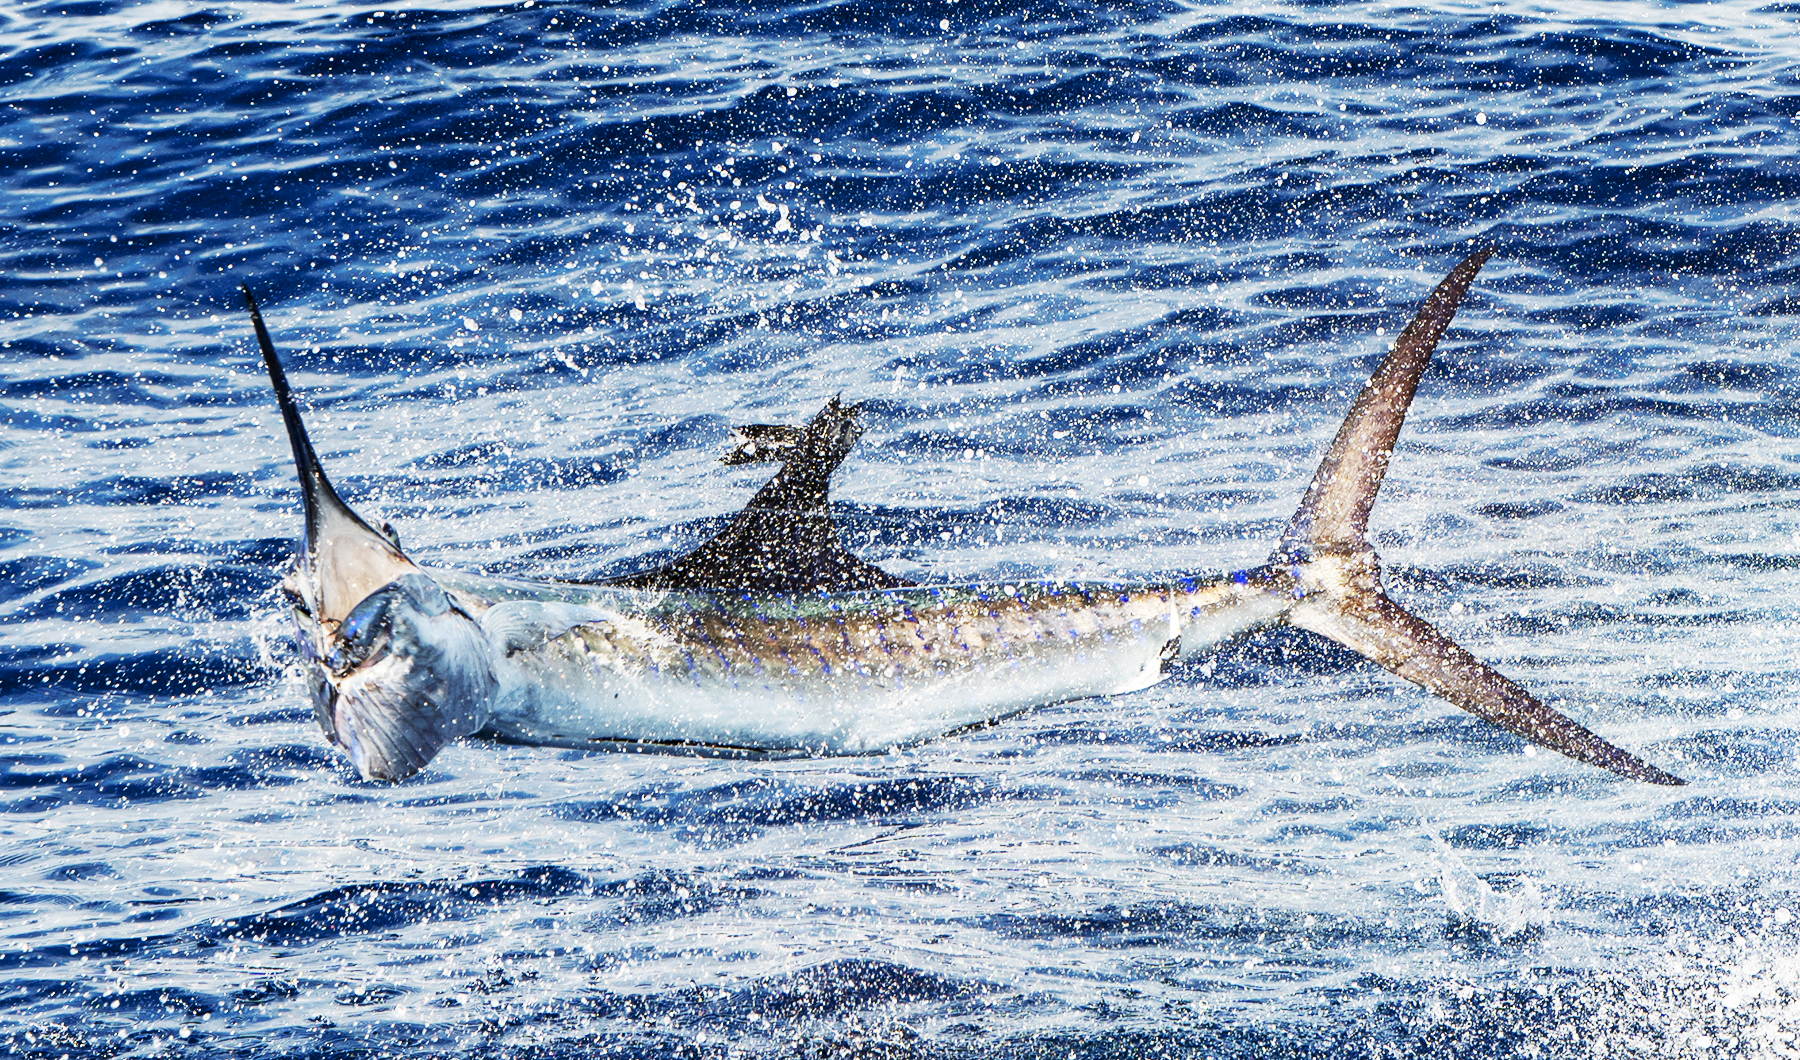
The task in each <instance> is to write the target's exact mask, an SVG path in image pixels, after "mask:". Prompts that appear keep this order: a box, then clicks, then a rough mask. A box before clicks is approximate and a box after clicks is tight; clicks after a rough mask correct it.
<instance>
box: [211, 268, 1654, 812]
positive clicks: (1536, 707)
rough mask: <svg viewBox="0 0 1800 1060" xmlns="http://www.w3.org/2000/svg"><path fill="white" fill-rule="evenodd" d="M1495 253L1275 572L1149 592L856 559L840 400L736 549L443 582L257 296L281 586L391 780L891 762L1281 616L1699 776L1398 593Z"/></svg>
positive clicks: (1428, 341) (792, 443) (1390, 389)
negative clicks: (1417, 408) (278, 454)
mask: <svg viewBox="0 0 1800 1060" xmlns="http://www.w3.org/2000/svg"><path fill="white" fill-rule="evenodd" d="M1487 257H1488V252H1487V251H1481V252H1478V253H1476V254H1473V255H1471V256H1470V257H1469V258H1468V259H1466V260H1465V261H1463V262H1462V263H1461V264H1460V265H1458V266H1457V268H1456V269H1455V270H1454V271H1452V272H1451V274H1450V275H1449V276H1448V277H1446V278H1445V280H1444V281H1443V282H1442V283H1440V284H1439V285H1438V287H1437V289H1436V290H1434V291H1433V292H1432V294H1431V296H1430V297H1429V298H1428V299H1427V300H1426V302H1425V305H1424V306H1423V307H1422V308H1421V309H1420V310H1419V313H1418V315H1417V316H1416V317H1415V318H1414V320H1413V322H1412V323H1411V324H1410V325H1409V326H1408V327H1407V328H1406V329H1405V330H1404V331H1403V332H1402V333H1401V335H1400V337H1399V338H1398V339H1397V340H1396V341H1395V343H1394V346H1393V348H1392V349H1391V350H1390V351H1389V353H1388V355H1387V356H1386V357H1385V358H1384V359H1383V361H1382V363H1381V365H1380V366H1379V367H1378V368H1377V369H1376V371H1375V374H1374V375H1373V376H1372V377H1371V379H1370V380H1369V382H1368V384H1367V385H1365V386H1364V387H1363V388H1362V390H1361V391H1360V392H1359V393H1358V395H1357V397H1356V399H1355V401H1354V403H1353V404H1352V406H1351V410H1350V412H1349V414H1348V416H1346V418H1345V420H1344V422H1343V424H1342V425H1341V426H1340V428H1339V430H1338V434H1337V437H1336V438H1335V439H1334V441H1333V442H1332V445H1331V447H1330V448H1329V449H1328V450H1327V452H1326V454H1325V456H1324V458H1323V460H1322V461H1321V463H1320V466H1319V469H1318V471H1317V472H1316V473H1315V475H1314V477H1313V480H1312V483H1311V484H1310V485H1309V486H1308V488H1307V491H1306V493H1305V495H1304V496H1303V498H1302V500H1301V503H1300V506H1299V508H1298V510H1297V511H1296V512H1295V514H1294V517H1293V519H1292V520H1291V521H1290V523H1289V525H1288V527H1287V530H1286V532H1285V533H1284V534H1283V536H1282V538H1281V540H1280V541H1279V542H1278V543H1277V545H1276V548H1275V550H1274V552H1273V553H1272V554H1271V556H1270V557H1269V561H1268V563H1267V564H1265V565H1264V566H1262V567H1259V568H1257V569H1255V570H1251V571H1245V572H1240V573H1238V574H1235V575H1230V576H1223V577H1216V578H1198V577H1178V578H1173V579H1170V580H1168V581H1166V582H1162V583H1155V584H1147V585H1120V584H1110V583H1065V582H1035V583H1033V582H1025V583H1012V584H990V585H913V584H909V583H907V582H906V581H904V580H903V579H900V578H898V577H896V576H894V575H892V574H890V573H888V572H886V571H883V570H881V569H880V568H878V567H875V566H873V565H871V564H869V563H866V562H864V561H863V560H861V559H859V558H857V557H855V556H853V555H851V554H850V553H849V552H848V551H847V550H846V549H844V547H843V545H842V543H841V540H840V536H839V534H838V532H837V528H836V526H835V525H834V524H833V523H832V521H831V518H830V513H829V504H828V498H827V489H828V484H829V481H830V478H831V475H832V473H833V472H834V471H835V469H836V468H837V466H838V464H839V462H841V461H842V460H843V458H844V456H845V454H846V453H848V452H849V450H850V448H851V446H852V445H853V444H854V443H855V441H856V439H857V437H858V436H859V435H860V433H861V427H860V425H859V424H858V421H857V416H856V413H857V408H856V406H845V405H843V404H842V403H841V402H840V401H839V400H838V399H836V398H834V399H832V401H831V402H830V403H828V404H827V405H826V407H825V409H824V410H823V411H821V412H820V413H819V414H818V415H817V416H815V417H814V418H813V420H812V421H810V422H809V423H808V424H806V425H805V426H804V427H782V426H769V425H760V426H755V427H751V428H746V429H744V431H743V432H742V433H741V435H740V437H741V439H742V444H741V446H740V448H739V449H738V450H737V451H736V452H734V453H733V454H732V455H731V456H730V457H728V458H727V462H728V463H743V462H766V461H773V462H778V463H780V464H781V465H782V468H781V470H780V471H779V472H778V473H777V474H776V475H775V476H774V477H773V478H772V479H771V480H770V481H769V482H768V483H767V484H766V485H765V486H764V487H763V488H762V489H761V490H760V491H758V493H757V494H756V496H755V497H753V498H752V499H751V501H750V503H749V504H748V505H746V507H745V508H744V509H743V511H741V512H740V513H739V514H738V515H737V517H736V518H735V519H734V520H733V521H732V522H731V523H730V525H728V526H727V528H726V529H725V530H723V531H721V532H720V533H719V534H718V535H717V536H715V537H714V538H712V539H711V540H709V541H707V542H705V543H703V544H702V545H700V546H699V547H698V548H696V549H694V550H693V551H691V552H689V553H687V554H686V555H684V556H681V557H679V558H677V559H676V560H674V561H672V562H670V563H668V564H666V565H664V566H662V567H659V568H656V569H654V570H650V571H646V572H643V573H641V574H637V575H632V576H630V577H627V578H621V579H617V580H615V581H612V582H610V583H605V584H583V583H570V582H556V581H537V580H530V579H514V578H496V577H491V576H486V575H480V574H473V573H465V572H457V571H446V570H434V569H428V568H424V567H421V566H419V565H418V564H416V563H414V562H413V561H412V560H411V559H410V558H408V557H407V556H406V555H405V553H404V552H403V551H402V550H401V549H400V546H399V544H398V542H397V540H396V539H395V538H394V536H393V535H392V534H391V533H384V532H382V531H378V530H376V529H374V528H372V527H371V526H370V525H369V524H368V523H367V522H365V521H364V520H363V519H362V518H361V517H360V516H358V515H357V514H356V513H355V512H354V511H352V510H351V509H350V507H349V506H348V505H346V504H345V503H344V502H343V500H342V499H341V498H339V496H338V495H337V493H336V491H335V490H333V488H332V487H331V484H330V482H329V480H328V479H327V478H326V476H325V472H324V470H323V469H322V468H321V467H320V466H319V463H318V459H317V457H316V455H315V454H314V452H313V449H312V445H311V443H310V442H309V441H308V440H307V436H306V430H305V425H304V424H303V423H302V421H301V418H300V414H299V411H298V407H297V405H296V404H295V402H294V399H293V395H292V393H291V391H290V389H289V388H288V386H287V381H286V378H285V376H284V375H283V373H282V370H281V366H280V362H279V358H278V357H277V355H276V353H275V349H274V344H273V342H272V340H271V339H270V337H269V333H268V330H267V328H266V327H265V326H264V324H263V320H262V315H261V312H260V311H259V310H258V308H257V306H256V303H255V300H254V299H252V298H250V297H249V292H248V291H245V297H246V300H247V302H248V303H249V306H250V311H251V318H252V321H253V323H254V326H255V329H256V334H257V339H258V342H259V344H260V345H261V348H262V353H263V358H264V361H265V363H266V365H267V367H268V369H269V375H270V379H271V381H272V382H273V384H274V386H275V391H276V397H277V400H278V402H279V403H280V406H281V410H282V416H283V419H284V421H285V422H286V425H287V429H288V435H289V439H290V442H291V444H292V448H293V452H294V459H295V462H296V464H297V465H298V468H299V473H300V482H301V487H302V493H303V496H304V501H305V511H306V520H305V532H304V536H303V538H302V540H301V546H300V549H299V551H298V554H297V556H296V559H295V565H294V569H293V571H292V573H291V574H290V575H289V577H288V578H287V579H286V581H285V582H284V586H285V587H286V590H287V592H288V596H289V599H290V601H291V602H292V604H293V609H294V616H295V620H296V629H297V636H298V641H299V644H300V647H301V651H302V656H303V658H304V660H305V665H306V666H307V668H308V670H309V673H310V674H311V676H312V681H311V684H312V688H313V694H314V707H315V710H316V712H317V715H318V718H319V722H320V725H321V727H322V728H323V729H324V730H325V733H326V736H327V738H328V739H330V740H331V742H332V743H334V744H335V745H337V746H338V747H340V748H342V749H343V750H344V751H345V752H346V753H348V754H349V755H350V758H351V760H352V761H353V762H354V763H355V764H356V767H357V769H358V770H359V771H360V772H361V773H362V774H363V775H364V776H366V777H370V778H375V779H384V780H400V779H404V778H406V777H408V776H411V775H413V774H415V773H417V772H418V771H420V770H422V769H424V768H425V767H426V765H427V764H428V763H429V762H430V761H431V759H432V757H433V756H434V755H435V754H437V752H438V751H439V750H440V749H441V748H442V747H443V746H445V745H446V744H447V743H449V742H450V741H451V740H453V739H456V738H457V737H460V736H467V735H472V734H476V733H480V732H486V733H488V734H490V735H493V736H497V737H501V738H504V739H510V740H516V741H521V742H526V743H533V744H545V745H559V746H574V747H601V746H626V747H639V748H650V749H654V748H669V749H674V748H682V749H690V750H699V751H710V752H714V753H743V754H768V755H784V754H857V753H868V752H875V751H883V750H887V749H889V748H892V747H895V746H898V745H904V744H910V743H914V742H917V741H920V740H925V739H930V738H933V737H937V736H942V735H944V734H946V733H950V732H954V731H955V730H957V729H960V728H964V727H966V726H970V725H974V724H979V723H982V722H987V721H992V720H995V719H998V718H1002V717H1005V716H1006V715H1009V714H1013V713H1017V712H1019V711H1021V710H1027V709H1030V708H1031V707H1035V706H1041V705H1044V704H1048V703H1055V702H1060V701H1065V700H1070V699H1077V698H1083V697H1087V696H1100V695H1114V694H1122V693H1128V692H1134V691H1137V690H1140V689H1143V688H1146V687H1149V686H1150V685H1153V684H1155V683H1157V682H1158V681H1160V680H1162V679H1163V678H1164V677H1165V676H1166V675H1167V673H1168V670H1169V667H1170V666H1171V665H1172V664H1173V662H1174V661H1175V659H1176V658H1177V657H1178V656H1179V655H1180V654H1183V653H1195V652H1200V651H1204V650H1207V649H1209V648H1211V647H1213V646H1216V645H1218V644H1220V643H1222V642H1224V641H1226V640H1229V639H1230V638H1232V637H1235V636H1237V635H1239V634H1242V633H1244V632H1246V631H1248V630H1251V629H1255V628H1258V627H1261V626H1266V625H1271V624H1275V623H1279V622H1286V623H1289V624H1291V625H1294V626H1298V627H1300V628H1303V629H1307V630H1311V631H1312V632H1314V633H1317V634H1320V635H1322V636H1325V637H1327V638H1329V639H1332V640H1335V641H1337V642H1338V643H1340V644H1343V645H1346V646H1348V647H1350V648H1352V649H1354V650H1356V651H1358V652H1360V653H1362V654H1363V655H1365V656H1366V657H1368V658H1370V659H1372V660H1374V661H1375V662H1377V663H1379V664H1380V665H1382V666H1383V667H1385V668H1387V669H1388V670H1390V671H1392V672H1393V673H1395V674H1397V675H1399V676H1401V677H1403V678H1405V679H1407V680H1408V681H1411V682H1413V683H1415V684H1418V685H1420V686H1422V687H1424V688H1427V689H1429V690H1430V691H1432V692H1434V693H1436V694H1437V695H1439V696H1441V697H1443V698H1445V699H1447V700H1449V701H1450V702H1452V703H1454V704H1455V705H1457V706H1459V707H1461V708H1463V709H1465V710H1468V711H1470V712H1472V713H1474V714H1477V715H1478V716H1480V717H1483V718H1485V719H1487V720H1489V721H1491V722H1493V723H1494V724H1496V725H1499V726H1501V727H1502V728H1505V729H1507V730H1508V731H1510V732H1513V733H1515V734H1517V735H1519V736H1521V737H1524V738H1526V739H1529V740H1533V741H1536V742H1538V743H1540V744H1543V745H1545V746H1547V747H1551V748H1553V749H1555V750H1558V751H1561V752H1562V753H1564V754H1567V755H1569V756H1570V757H1573V758H1576V759H1578V760H1580V761H1584V762H1588V763H1591V764H1594V765H1598V766H1600V767H1602V768H1605V769H1609V770H1612V771H1613V772H1615V773H1619V774H1621V775H1623V776H1627V777H1631V778H1633V779H1637V780H1644V781H1649V782H1651V783H1658V784H1680V783H1682V781H1681V780H1680V779H1679V778H1678V777H1675V776H1672V775H1671V774H1669V773H1666V772H1664V771H1662V770H1660V769H1658V768H1656V767H1655V766H1652V765H1649V764H1648V763H1645V762H1643V761H1642V760H1640V759H1638V758H1637V757H1636V756H1634V755H1632V754H1630V753H1628V752H1626V751H1623V750H1620V749H1619V748H1617V747H1614V746H1613V745H1612V744H1610V743H1608V742H1607V741H1605V740H1604V739H1601V738H1600V737H1599V736H1597V735H1595V734H1594V733H1592V732H1590V731H1588V730H1587V729H1585V728H1583V727H1582V726H1581V725H1579V724H1577V723H1576V722H1574V721H1572V720H1571V719H1569V718H1567V717H1565V716H1563V715H1562V714H1559V713H1558V712H1556V711H1554V710H1552V709H1550V708H1549V707H1547V706H1545V705H1544V704H1542V703H1540V702H1539V701H1538V700H1537V699H1535V698H1534V697H1532V696H1531V695H1530V693H1528V692H1526V691H1525V690H1524V689H1522V688H1520V687H1519V686H1518V685H1516V684H1514V683H1513V682H1512V681H1510V680H1509V679H1507V678H1506V677H1505V676H1504V675H1501V674H1499V673H1497V672H1496V671H1494V670H1493V669H1491V668H1490V667H1488V666H1486V665H1485V664H1483V663H1482V662H1480V661H1479V660H1478V659H1476V658H1475V657H1474V656H1473V655H1471V654H1470V653H1469V652H1468V651H1466V650H1465V649H1463V648H1462V647H1460V646H1459V645H1457V644H1456V643H1455V642H1454V641H1452V640H1451V639H1450V638H1449V637H1447V636H1445V635H1444V634H1443V633H1441V632H1439V631H1438V630H1436V629H1434V628H1433V627H1432V626H1431V625H1429V624H1428V623H1426V622H1425V621H1423V620H1422V619H1420V618H1418V617H1417V616H1415V615H1413V614H1411V613H1409V612H1408V611H1406V610H1405V609H1404V608H1402V607H1401V606H1400V605H1399V604H1397V603H1396V602H1395V601H1393V600H1392V599H1391V598H1389V597H1388V596H1387V594H1386V593H1385V591H1384V590H1383V588H1382V584H1381V572H1380V562H1379V559H1378V558H1377V557H1376V555H1375V552H1374V549H1373V548H1372V547H1371V546H1370V545H1369V543H1368V537H1367V531H1368V516H1369V511H1370V508H1371V507H1372V505H1373V504H1374V500H1375V495H1376V491H1377V490H1378V489H1379V488H1380V485H1381V481H1382V478H1383V476H1384V475H1385V473H1386V469H1387V463H1388V459H1389V456H1390V454H1391V452H1392V448H1393V444H1394V440H1395V438H1396V437H1397V436H1398V434H1399V431H1400V426H1401V423H1402V421H1403V419H1404V417H1405V413H1406V410H1407V408H1408V406H1409V405H1410V404H1411V401H1412V398H1413V394H1414V392H1415V390H1416V388H1417V385H1418V380H1419V377H1420V375H1421V374H1422V373H1423V371H1424V368H1425V365H1426V364H1427V363H1428V361H1429V359H1430V356H1431V352H1432V350H1433V349H1434V348H1435V346H1436V344H1437V341H1438V339H1439V337H1440V336H1441V335H1442V334H1443V332H1444V330H1445V329H1446V328H1447V327H1448V326H1449V323H1450V320H1451V318H1452V316H1453V315H1454V314H1455V311H1456V307H1457V305H1458V304H1459V303H1460V302H1461V300H1462V297H1463V295H1464V294H1465V293H1466V291H1467V290H1468V287H1469V284H1470V283H1471V282H1472V281H1473V279H1474V277H1475V274H1476V273H1477V272H1478V271H1479V270H1480V268H1481V266H1482V264H1483V263H1484V262H1485V261H1486V259H1487ZM384 529H385V528H384Z"/></svg>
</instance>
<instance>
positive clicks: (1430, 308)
mask: <svg viewBox="0 0 1800 1060" xmlns="http://www.w3.org/2000/svg"><path fill="white" fill-rule="evenodd" d="M1493 252H1494V251H1493V249H1492V248H1491V247H1484V248H1482V249H1481V250H1477V251H1476V252H1475V253H1473V254H1470V255H1469V256H1468V257H1467V258H1464V259H1463V261H1462V264H1460V265H1458V266H1457V267H1456V268H1455V269H1454V270H1452V271H1451V273H1450V275H1448V276H1446V277H1444V280H1443V282H1442V283H1439V284H1438V285H1437V289H1436V290H1434V291H1432V292H1431V296H1430V297H1429V298H1427V299H1425V304H1424V306H1422V307H1421V308H1420V309H1419V313H1418V315H1417V316H1415V317H1414V318H1413V322H1412V323H1411V324H1408V325H1407V326H1406V330H1405V331H1402V332H1401V333H1400V337H1399V338H1398V339H1395V340H1394V347H1393V349H1392V350H1391V351H1390V352H1389V353H1388V355H1387V356H1386V357H1385V358H1384V359H1383V360H1382V362H1381V366H1380V367H1379V368H1377V369H1375V374H1374V375H1373V376H1371V377H1370V378H1369V381H1368V382H1367V383H1365V384H1364V385H1363V388H1362V391H1361V392H1360V393H1358V394H1357V395H1356V402H1355V403H1354V404H1353V405H1351V406H1350V414H1349V415H1348V416H1345V417H1344V423H1343V425H1342V426H1340V427H1339V428H1338V432H1337V437H1336V438H1335V439H1333V441H1332V443H1331V448H1330V449H1329V450H1327V451H1326V453H1325V458H1324V459H1323V460H1321V461H1319V469H1318V470H1317V471H1316V472H1314V473H1313V480H1312V484H1311V485H1309V486H1307V487H1306V495H1305V496H1304V497H1303V498H1301V501H1300V507H1299V509H1298V510H1296V511H1295V512H1294V518H1293V520H1292V521H1290V522H1289V523H1288V527H1287V532H1286V533H1284V534H1282V536H1281V543H1280V544H1279V545H1277V546H1276V547H1275V554H1274V555H1273V556H1271V557H1270V562H1271V563H1279V562H1282V561H1283V560H1284V559H1289V558H1293V559H1303V558H1305V557H1307V556H1310V555H1312V554H1314V553H1317V552H1360V551H1363V550H1365V549H1367V548H1368V547H1369V545H1368V541H1367V539H1366V535H1367V534H1368V532H1369V510H1370V509H1371V508H1373V507H1374V505H1375V494H1376V492H1377V491H1378V490H1380V489H1381V480H1382V477H1383V476H1384V475H1386V474H1387V468H1388V459H1389V458H1390V457H1391V456H1392V455H1393V451H1394V439H1395V438H1398V437H1399V436H1400V425H1401V424H1402V423H1404V422H1405V421H1406V409H1407V406H1409V405H1411V404H1412V399H1413V392H1414V391H1416V390H1418V388H1419V376H1420V375H1422V374H1423V373H1424V371H1425V366H1426V365H1428V364H1430V363H1431V354H1432V351H1433V350H1435V349H1437V344H1438V339H1439V338H1441V337H1442V336H1443V334H1444V330H1445V329H1446V328H1448V327H1449V326H1450V320H1451V318H1452V317H1454V316H1456V307H1457V306H1459V305H1461V304H1462V300H1463V295H1465V294H1467V293H1468V291H1469V284H1470V283H1472V282H1473V281H1474V279H1475V274H1476V273H1478V272H1480V271H1481V266H1482V265H1484V264H1486V263H1487V259H1488V257H1489V255H1491V254H1493Z"/></svg>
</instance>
